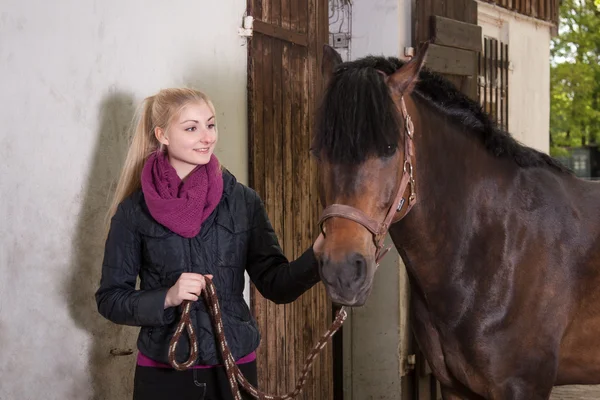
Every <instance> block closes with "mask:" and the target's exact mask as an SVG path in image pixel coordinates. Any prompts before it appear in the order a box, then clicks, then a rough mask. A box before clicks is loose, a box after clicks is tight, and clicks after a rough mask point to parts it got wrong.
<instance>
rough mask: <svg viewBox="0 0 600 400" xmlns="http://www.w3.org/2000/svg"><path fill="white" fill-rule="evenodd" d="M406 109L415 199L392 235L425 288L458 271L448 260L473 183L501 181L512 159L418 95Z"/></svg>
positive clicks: (474, 188)
mask: <svg viewBox="0 0 600 400" xmlns="http://www.w3.org/2000/svg"><path fill="white" fill-rule="evenodd" d="M409 112H410V113H411V114H412V115H414V116H413V119H414V120H415V174H416V192H417V203H416V205H415V207H414V208H413V209H412V210H411V211H410V213H409V214H408V215H407V216H406V217H405V218H404V219H403V220H401V221H400V222H398V223H396V224H394V225H392V227H391V228H390V235H391V237H392V239H393V241H394V243H395V245H396V247H397V248H398V250H399V252H400V254H401V255H402V257H403V259H404V261H405V264H406V267H407V269H408V271H409V273H411V275H412V276H413V277H414V278H416V281H417V284H418V285H420V286H422V287H421V289H422V290H423V291H425V292H427V291H429V290H437V289H436V288H437V287H438V285H442V284H446V283H447V282H448V279H450V278H451V277H452V276H454V275H455V273H456V272H457V271H453V270H452V269H453V268H455V267H456V263H453V262H452V260H453V259H454V258H456V252H457V249H458V247H459V245H460V244H461V241H462V240H463V238H464V232H465V231H467V230H468V224H469V223H471V221H470V218H469V217H468V216H469V213H471V212H474V210H473V207H474V206H476V205H477V202H475V201H473V196H476V192H477V188H481V185H482V184H486V183H485V182H493V184H495V183H496V182H502V181H505V177H506V175H507V173H510V172H509V171H510V170H511V165H510V163H507V162H506V161H502V160H498V159H496V158H494V157H492V156H491V155H490V154H489V153H488V152H487V151H486V150H485V148H484V147H483V144H482V143H481V141H480V140H479V138H477V137H476V135H475V134H471V132H461V130H465V129H467V128H464V127H461V126H460V125H458V124H457V123H455V122H452V121H451V120H450V118H449V117H447V116H445V115H442V114H440V113H439V112H438V111H437V110H434V109H433V108H432V107H431V106H428V105H425V104H423V102H422V101H419V100H417V101H416V102H413V104H411V106H409ZM501 163H504V164H506V165H500V164H501ZM492 192H493V191H492ZM487 206H489V203H487Z"/></svg>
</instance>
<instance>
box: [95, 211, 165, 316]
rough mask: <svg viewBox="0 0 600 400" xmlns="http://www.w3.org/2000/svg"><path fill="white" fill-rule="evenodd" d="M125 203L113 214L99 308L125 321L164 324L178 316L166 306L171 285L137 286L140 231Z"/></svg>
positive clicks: (97, 293) (97, 297) (103, 269)
mask: <svg viewBox="0 0 600 400" xmlns="http://www.w3.org/2000/svg"><path fill="white" fill-rule="evenodd" d="M125 214H126V213H125V211H124V209H123V205H122V204H121V205H120V206H119V208H118V210H117V212H116V214H115V216H114V217H113V218H112V221H111V226H110V231H109V234H108V238H107V239H106V246H105V249H104V261H103V262H102V277H101V280H100V287H99V289H98V290H97V291H96V303H97V305H98V311H99V312H100V314H102V316H104V317H105V318H106V319H108V320H110V321H112V322H114V323H117V324H123V325H133V326H161V325H165V324H168V323H171V322H172V321H173V320H174V318H175V312H174V310H173V309H172V308H168V309H166V310H165V309H164V304H165V297H166V296H167V291H168V288H160V289H152V290H136V289H135V284H136V280H137V276H138V273H139V270H140V265H141V264H142V251H141V241H140V237H139V234H137V233H136V232H135V230H134V229H132V227H131V226H130V224H128V221H127V218H126V215H125Z"/></svg>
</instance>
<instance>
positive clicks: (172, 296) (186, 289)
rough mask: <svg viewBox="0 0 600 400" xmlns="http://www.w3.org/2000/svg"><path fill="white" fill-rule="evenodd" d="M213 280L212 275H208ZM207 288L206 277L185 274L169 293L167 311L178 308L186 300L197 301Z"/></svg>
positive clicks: (166, 304)
mask: <svg viewBox="0 0 600 400" xmlns="http://www.w3.org/2000/svg"><path fill="white" fill-rule="evenodd" d="M206 277H208V278H210V279H212V277H213V276H212V275H206ZM205 287H206V280H205V279H204V275H201V274H194V273H191V272H184V273H183V274H181V276H180V277H179V279H177V282H176V283H175V284H174V285H173V286H171V288H170V289H169V290H168V291H167V297H165V309H167V308H169V307H177V306H178V305H180V304H181V303H183V301H184V300H191V301H197V300H198V296H200V293H201V292H202V291H203V290H204V288H205Z"/></svg>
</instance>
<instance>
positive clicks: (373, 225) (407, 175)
mask: <svg viewBox="0 0 600 400" xmlns="http://www.w3.org/2000/svg"><path fill="white" fill-rule="evenodd" d="M400 108H401V111H402V117H403V118H404V125H405V126H404V128H405V129H404V130H405V140H404V168H403V172H402V178H401V179H400V185H399V186H398V191H397V192H396V196H395V197H394V201H393V202H392V204H391V205H390V208H389V210H388V212H387V215H386V216H385V218H384V220H383V222H381V223H380V222H377V221H376V220H374V219H373V218H371V217H369V216H368V215H367V214H365V213H364V212H363V211H361V210H359V209H358V208H355V207H352V206H348V205H344V204H332V205H330V206H329V207H327V208H325V209H324V210H323V213H322V214H321V219H320V220H319V227H320V228H321V232H323V235H325V232H324V231H323V224H324V223H325V221H327V220H328V219H329V218H333V217H339V218H345V219H349V220H351V221H354V222H356V223H359V224H361V225H362V226H364V227H365V228H366V229H367V230H369V232H371V233H372V234H373V242H374V243H375V247H376V248H377V251H376V253H375V263H376V264H377V265H379V262H380V261H381V259H382V258H383V256H385V255H386V254H387V252H388V251H389V250H390V248H391V246H390V247H388V248H387V249H384V248H383V242H384V240H385V235H386V234H387V231H388V229H389V228H390V225H391V224H393V223H396V222H398V221H400V220H401V219H402V218H404V217H405V216H406V215H407V214H408V212H409V211H410V209H411V208H412V207H413V205H414V204H415V202H416V200H417V194H416V192H415V179H414V175H413V164H412V159H413V157H414V155H415V145H414V142H413V134H414V125H413V122H412V119H411V118H410V115H409V114H408V111H407V109H406V104H405V103H404V97H402V98H401V99H400ZM409 185H410V192H409V195H408V202H407V201H406V199H405V198H404V193H405V192H406V189H407V188H408V186H409ZM405 203H408V204H407V206H406V208H405V211H404V213H403V214H401V215H400V216H398V213H400V212H401V211H402V209H403V206H404V204H405Z"/></svg>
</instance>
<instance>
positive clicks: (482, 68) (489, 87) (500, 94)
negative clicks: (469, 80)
mask: <svg viewBox="0 0 600 400" xmlns="http://www.w3.org/2000/svg"><path fill="white" fill-rule="evenodd" d="M483 40H484V43H483V52H482V53H480V55H479V79H478V93H479V102H480V103H481V106H482V108H483V110H484V111H485V112H486V113H488V114H489V115H490V117H491V118H492V119H494V120H496V121H497V123H498V126H499V128H500V129H502V130H505V131H507V130H508V65H509V61H508V45H507V44H505V43H502V42H501V41H499V40H497V39H494V38H490V37H487V36H485V37H484V38H483Z"/></svg>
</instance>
